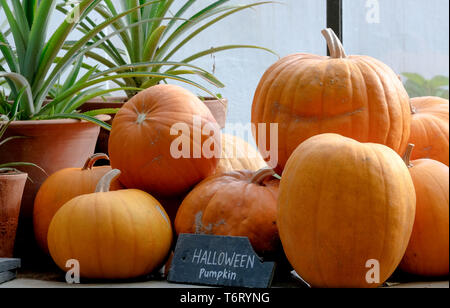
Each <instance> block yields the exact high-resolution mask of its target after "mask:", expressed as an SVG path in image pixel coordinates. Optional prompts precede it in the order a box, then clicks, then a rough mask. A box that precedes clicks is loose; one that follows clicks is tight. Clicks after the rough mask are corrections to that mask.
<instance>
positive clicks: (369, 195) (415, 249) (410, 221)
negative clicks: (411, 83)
mask: <svg viewBox="0 0 450 308" xmlns="http://www.w3.org/2000/svg"><path fill="white" fill-rule="evenodd" d="M323 35H324V37H325V39H326V41H327V44H328V47H329V50H330V55H331V56H330V57H324V56H318V55H311V54H294V55H290V56H287V57H285V58H283V59H281V60H279V61H278V62H277V63H275V64H274V65H273V66H271V67H270V68H269V69H268V70H267V72H266V73H265V74H264V76H263V77H262V79H261V82H260V84H259V86H258V88H257V90H256V93H255V97H254V101H253V107H252V122H253V123H254V124H259V123H265V124H271V123H277V124H278V130H279V131H278V149H276V151H272V152H271V153H272V154H273V153H276V155H277V159H276V161H277V164H276V165H273V166H269V167H268V166H267V165H266V162H265V161H264V160H263V159H262V157H261V155H260V154H259V152H258V151H256V150H255V149H253V148H252V146H250V145H249V144H248V143H246V142H245V141H243V140H241V139H240V138H237V137H233V136H230V135H226V134H214V132H213V131H212V130H210V129H206V128H208V127H211V126H214V124H215V120H214V118H213V116H212V114H211V113H210V111H209V110H208V108H207V107H206V106H205V105H204V104H203V103H202V102H201V101H200V100H199V98H198V97H196V96H195V95H193V94H192V93H190V92H189V91H187V90H185V89H183V88H181V87H179V86H174V85H158V86H154V87H152V88H149V89H147V90H145V91H142V92H141V93H139V94H138V95H136V96H135V97H134V98H132V99H131V100H130V101H129V102H128V103H126V104H125V105H124V107H123V108H122V109H121V110H120V111H119V112H118V113H117V115H116V117H115V119H114V122H113V125H112V131H111V135H110V141H109V157H108V156H106V155H102V154H100V155H94V156H93V157H91V158H89V159H88V161H87V162H86V165H85V166H84V168H82V169H66V170H61V171H59V172H57V173H55V174H53V175H52V176H50V177H49V178H48V180H47V181H46V182H45V183H44V184H43V185H42V187H41V189H40V191H39V193H38V195H37V198H36V200H35V207H34V227H35V234H36V239H37V241H38V243H39V245H40V246H41V248H42V249H43V250H44V251H46V252H47V253H49V254H50V255H51V257H52V258H53V260H54V261H55V263H56V264H57V265H58V266H59V267H60V268H61V269H63V270H67V269H66V267H65V266H66V262H67V260H70V259H76V260H78V261H79V262H80V270H81V276H82V277H85V278H102V279H104V278H106V279H124V278H133V277H138V276H142V275H146V274H149V273H151V272H153V271H155V270H157V269H159V268H160V267H161V266H162V264H164V262H165V260H166V259H167V257H168V256H169V254H170V251H171V249H173V246H174V245H173V244H174V239H175V238H176V234H180V233H197V234H214V235H230V236H247V237H248V238H249V239H250V241H251V243H252V245H253V247H254V249H255V251H256V252H257V253H259V254H261V255H266V254H270V253H274V252H276V251H277V250H280V249H281V251H283V253H284V254H285V255H286V257H287V260H288V261H289V263H290V264H291V265H292V267H293V268H294V269H295V270H296V272H297V273H298V274H299V275H300V276H301V277H302V278H303V279H304V280H305V281H306V282H308V283H309V284H310V285H311V286H314V287H378V286H380V285H381V284H383V283H384V282H385V281H386V280H387V279H388V278H389V277H390V276H391V275H392V274H393V272H394V271H395V270H396V269H397V268H398V267H399V266H400V268H401V269H402V270H404V271H406V272H408V273H412V274H416V275H423V276H442V275H448V273H449V168H448V164H449V157H448V156H449V134H448V132H449V127H448V126H449V103H448V101H447V100H444V99H440V98H434V97H428V98H416V99H412V100H410V98H409V97H408V94H407V93H406V91H405V89H404V87H403V85H402V82H401V81H400V79H399V78H398V76H397V75H396V74H395V73H394V72H393V71H392V70H391V69H390V68H389V67H388V66H387V65H385V64H383V63H381V62H380V61H378V60H375V59H373V58H371V57H368V56H347V55H346V54H345V51H344V49H343V46H342V44H341V42H340V41H339V39H338V38H337V37H336V35H335V34H334V32H333V31H332V30H330V29H327V30H324V31H323ZM193 118H195V119H196V120H195V121H196V123H197V124H198V125H200V126H199V127H200V129H199V127H196V126H195V125H194V122H195V121H194V122H193ZM180 123H181V124H182V125H181V127H182V128H183V127H184V128H185V130H182V131H181V134H176V133H175V134H174V131H173V127H174V125H175V126H177V125H178V127H180ZM204 128H205V129H204ZM259 133H261V132H258V131H255V136H254V137H255V139H256V140H258V141H261V140H263V138H260V135H259ZM266 135H267V136H266V137H265V139H266V140H263V141H264V142H258V146H259V147H261V149H264V150H266V149H265V148H263V147H265V145H267V144H271V142H270V140H269V139H270V134H266ZM211 140H212V141H213V142H211ZM217 144H219V145H221V148H217ZM174 145H175V146H174ZM413 145H415V146H413ZM174 147H175V148H174ZM180 147H188V149H189V153H187V154H188V155H186V156H185V155H181V156H180V157H174V155H173V152H174V151H175V152H177V150H181V148H180ZM205 148H206V149H209V150H211V151H212V152H215V153H217V152H221V153H222V155H221V157H220V158H219V157H217V155H212V156H208V155H204V154H203V152H202V149H205ZM196 153H197V154H198V153H201V155H198V156H196V155H195V154H196ZM242 153H243V155H242ZM185 154H186V153H185ZM272 158H273V157H272ZM99 159H110V161H111V166H108V167H94V164H95V162H96V161H97V160H99ZM265 160H266V161H274V160H273V159H270V157H265ZM277 174H278V175H279V176H281V181H280V180H279V177H277V176H276V175H277ZM168 213H169V215H168ZM280 244H281V245H280ZM374 260H375V261H376V262H377V264H378V265H379V275H378V276H379V277H378V279H376V281H375V282H374V281H368V280H367V273H368V271H369V270H370V268H368V267H367V264H368V262H370V261H374Z"/></svg>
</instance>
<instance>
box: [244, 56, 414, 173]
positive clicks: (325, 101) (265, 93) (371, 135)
mask: <svg viewBox="0 0 450 308" xmlns="http://www.w3.org/2000/svg"><path fill="white" fill-rule="evenodd" d="M252 122H253V123H254V124H256V125H258V123H265V124H266V125H267V128H268V127H269V125H270V123H278V125H279V128H278V129H279V136H278V137H279V138H278V165H277V166H276V167H277V168H276V171H277V172H278V173H279V174H281V172H282V171H283V169H284V167H285V165H286V162H287V160H288V158H289V157H290V155H291V154H292V152H294V150H295V149H296V148H297V146H299V145H300V144H301V143H302V142H303V141H305V140H307V139H308V138H310V137H312V136H315V135H319V134H323V133H336V134H340V135H343V136H346V137H350V138H352V139H356V140H358V141H360V142H373V143H380V144H384V145H387V146H388V147H390V148H392V149H394V150H395V151H396V152H397V153H399V154H401V155H403V153H404V151H405V149H406V146H407V143H408V139H409V134H410V123H411V109H410V105H409V97H408V94H407V92H406V90H405V89H404V87H403V85H402V83H401V81H400V80H399V79H398V76H397V75H396V74H395V73H394V72H393V71H392V70H391V69H390V68H389V67H388V66H386V65H385V64H383V63H382V62H380V61H378V60H376V59H373V58H371V57H367V56H348V57H347V58H341V59H332V58H329V57H324V56H318V55H311V54H303V53H300V54H294V55H290V56H287V57H285V58H282V59H281V60H279V61H278V62H277V63H275V64H274V65H272V66H271V67H270V68H269V69H268V70H267V72H266V73H265V74H264V76H263V77H262V79H261V81H260V83H259V85H258V88H257V90H256V93H255V96H254V100H253V108H252ZM259 133H261V132H258V131H257V133H256V134H255V139H256V141H257V143H258V146H261V145H260V142H259V141H258V139H259ZM263 140H264V139H263ZM269 144H270V134H269V132H267V133H266V145H267V146H268V145H269ZM266 161H268V160H267V159H266ZM270 167H275V166H270Z"/></svg>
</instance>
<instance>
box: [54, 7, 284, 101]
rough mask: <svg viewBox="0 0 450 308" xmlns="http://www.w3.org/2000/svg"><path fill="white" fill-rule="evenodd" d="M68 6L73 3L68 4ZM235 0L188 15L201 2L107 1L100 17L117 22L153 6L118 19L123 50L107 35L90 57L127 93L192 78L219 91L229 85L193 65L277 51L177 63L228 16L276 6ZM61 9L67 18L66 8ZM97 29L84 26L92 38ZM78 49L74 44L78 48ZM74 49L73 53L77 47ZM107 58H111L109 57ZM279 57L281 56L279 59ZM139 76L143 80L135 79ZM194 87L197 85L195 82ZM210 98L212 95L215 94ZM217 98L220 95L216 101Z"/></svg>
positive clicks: (99, 39) (113, 27)
mask: <svg viewBox="0 0 450 308" xmlns="http://www.w3.org/2000/svg"><path fill="white" fill-rule="evenodd" d="M66 1H68V0H66ZM229 1H230V0H219V1H216V0H208V1H203V3H205V6H204V7H203V8H202V9H200V10H198V11H196V12H193V13H191V14H192V15H188V16H185V15H187V14H188V12H189V9H190V8H191V7H192V5H193V4H194V3H198V1H196V0H187V1H186V0H185V1H179V0H178V1H177V5H179V4H180V2H182V3H181V6H178V8H176V7H175V1H174V0H160V1H148V0H147V1H145V0H120V1H116V0H115V1H112V0H104V1H103V2H102V3H100V4H99V5H98V6H96V7H95V11H96V12H97V13H98V14H99V15H100V16H101V17H103V18H104V19H105V20H110V19H112V18H115V17H116V16H118V15H119V14H121V13H122V12H124V11H127V10H130V9H132V8H135V7H137V6H139V5H142V4H149V3H150V5H148V6H145V7H141V8H140V9H139V10H135V11H133V12H132V13H131V14H128V15H127V16H126V18H122V19H117V20H116V21H115V22H113V23H111V26H110V30H112V31H113V32H116V33H119V35H118V37H119V38H120V41H121V46H119V47H118V46H116V45H117V44H114V43H112V42H111V40H110V38H111V37H112V35H107V34H106V33H105V32H104V31H102V32H100V33H99V34H98V36H96V37H94V38H93V39H92V44H97V45H98V48H97V49H96V50H92V51H90V52H89V53H87V54H86V56H88V57H91V58H93V59H95V60H96V61H98V62H99V63H101V64H102V65H104V66H106V67H107V71H105V72H102V73H101V74H106V73H107V74H113V73H114V74H118V75H120V77H121V78H122V79H121V82H118V81H117V80H115V82H116V83H118V85H120V86H121V87H130V88H133V87H136V88H144V89H145V88H148V87H151V86H153V85H156V84H158V83H160V82H165V81H166V79H180V78H181V77H182V76H183V77H184V78H190V77H186V76H190V75H196V76H200V77H202V78H203V79H205V80H207V81H208V82H210V83H212V84H213V85H214V86H216V87H218V88H222V87H224V85H223V84H222V83H221V82H220V81H219V80H217V78H216V77H214V76H213V75H212V74H211V73H209V72H207V71H206V70H204V69H201V68H199V67H196V66H193V65H192V64H191V62H193V61H194V60H196V59H199V58H201V57H204V56H208V55H211V54H214V53H217V52H220V51H225V50H231V49H237V48H254V49H260V50H265V51H268V52H271V53H274V52H273V51H271V50H269V49H266V48H263V47H259V46H253V45H226V46H218V47H214V48H209V46H208V48H207V49H205V50H200V51H196V52H195V53H193V54H192V55H191V56H189V57H187V58H185V59H183V60H181V61H179V62H175V61H174V60H173V58H174V57H175V55H176V53H177V52H178V51H179V50H180V49H181V48H183V47H184V46H185V45H186V44H187V43H188V42H190V41H191V40H192V39H194V38H195V37H196V36H197V35H198V34H200V33H202V32H203V31H205V30H207V29H208V28H210V27H211V26H213V25H215V24H216V23H218V22H219V21H221V20H223V19H225V18H226V17H228V16H231V15H233V14H236V13H238V12H241V11H243V10H246V9H250V8H254V7H256V6H260V5H264V4H268V3H273V2H272V1H264V2H254V3H251V4H246V5H229V6H227V5H226V4H227V2H229ZM59 9H60V10H61V11H62V12H63V13H67V11H65V10H64V9H63V8H62V7H59ZM94 26H95V22H94V21H93V20H91V19H90V18H86V19H85V21H84V22H83V23H80V26H79V30H80V31H82V32H83V33H84V34H86V33H89V31H91V29H92V28H93V27H94ZM72 44H74V42H72ZM71 46H72V45H71V44H68V46H67V48H69V47H71ZM104 54H106V55H107V56H108V58H107V57H105V56H104ZM274 54H275V53H274ZM130 73H135V74H137V76H129V75H128V74H130ZM189 83H191V81H189ZM126 93H127V95H128V97H131V96H133V95H135V94H136V91H134V90H129V91H126ZM209 93H210V92H209ZM210 94H211V93H210ZM213 96H214V95H213Z"/></svg>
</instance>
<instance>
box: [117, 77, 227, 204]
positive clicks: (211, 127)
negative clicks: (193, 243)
mask: <svg viewBox="0 0 450 308" xmlns="http://www.w3.org/2000/svg"><path fill="white" fill-rule="evenodd" d="M180 132H181V134H180ZM220 141H221V140H220V128H219V127H218V125H217V122H216V120H215V119H214V117H213V115H212V114H211V112H210V111H209V109H208V108H207V107H206V105H205V104H204V103H203V102H202V101H200V99H199V98H198V97H197V96H195V95H194V94H192V93H191V92H189V91H188V90H185V89H183V88H182V87H179V86H175V85H158V86H154V87H151V88H149V89H146V90H144V91H142V92H140V93H139V94H137V95H136V96H134V97H133V98H132V99H131V100H130V101H129V102H127V103H126V104H125V105H124V106H123V107H122V108H121V109H120V110H119V112H118V113H117V115H116V116H115V118H114V121H113V124H112V130H111V135H110V138H109V155H110V157H111V166H112V167H113V168H115V169H120V170H121V171H122V175H121V177H120V182H121V183H122V184H123V185H124V186H125V187H127V188H136V189H140V190H144V191H146V192H149V193H151V194H152V195H158V196H165V197H167V196H173V195H182V194H183V193H185V192H187V191H188V190H189V189H190V188H192V187H193V186H195V185H196V184H197V183H199V182H200V181H201V180H203V179H205V178H206V177H208V176H210V175H212V174H214V172H215V169H216V167H217V164H218V160H219V157H220V151H221V149H220ZM205 150H207V152H208V153H205Z"/></svg>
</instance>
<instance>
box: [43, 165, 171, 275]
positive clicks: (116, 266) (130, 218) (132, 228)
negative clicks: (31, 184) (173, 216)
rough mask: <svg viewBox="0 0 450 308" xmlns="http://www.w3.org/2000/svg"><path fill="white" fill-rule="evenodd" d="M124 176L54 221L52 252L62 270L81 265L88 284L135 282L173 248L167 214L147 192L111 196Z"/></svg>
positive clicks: (70, 204)
mask: <svg viewBox="0 0 450 308" xmlns="http://www.w3.org/2000/svg"><path fill="white" fill-rule="evenodd" d="M119 174H120V171H118V170H112V171H110V172H109V173H107V174H106V175H105V176H104V177H103V178H102V179H101V180H100V182H99V183H98V186H97V189H96V191H95V193H92V194H87V195H82V196H79V197H76V198H74V199H72V200H70V201H69V202H68V203H66V204H65V205H64V206H63V207H61V209H60V210H59V211H58V212H57V213H56V215H55V217H54V218H53V220H52V222H51V224H50V228H49V231H48V247H49V250H50V254H51V256H52V258H53V260H54V261H55V263H56V264H57V265H58V266H59V267H60V268H61V269H62V270H64V271H66V270H67V268H66V262H67V261H68V260H77V261H78V262H79V265H80V267H79V268H80V276H81V277H83V278H88V279H130V278H136V277H140V276H143V275H147V274H149V273H152V272H153V271H154V270H156V269H158V266H161V265H162V264H163V263H164V261H165V258H166V257H167V256H168V254H169V251H170V247H171V242H172V227H171V223H170V221H169V218H168V217H167V214H166V212H165V211H164V209H163V208H162V207H161V205H160V204H159V202H158V201H157V200H156V199H155V198H153V197H152V196H151V195H149V194H147V193H146V192H143V191H140V190H136V189H128V190H118V191H109V188H110V184H111V181H112V180H113V179H114V178H115V177H117V176H118V175H119Z"/></svg>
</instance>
